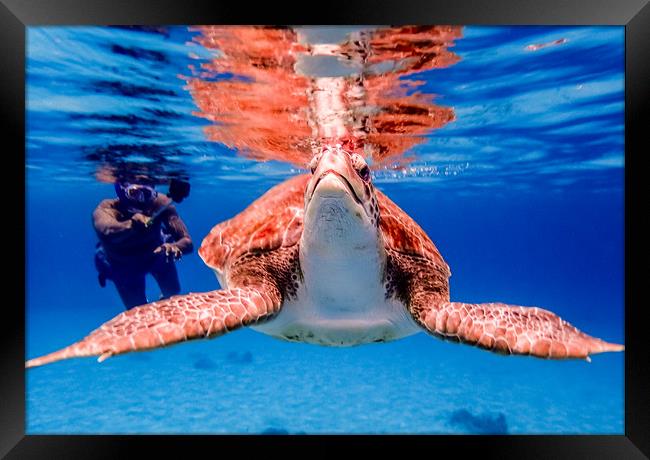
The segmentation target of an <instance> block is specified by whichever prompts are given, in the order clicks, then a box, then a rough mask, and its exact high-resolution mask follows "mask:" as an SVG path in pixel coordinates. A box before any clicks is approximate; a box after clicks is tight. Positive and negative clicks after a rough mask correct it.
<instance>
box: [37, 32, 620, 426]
mask: <svg viewBox="0 0 650 460" xmlns="http://www.w3.org/2000/svg"><path fill="white" fill-rule="evenodd" d="M346 31H347V29H346ZM307 32H308V33H311V34H313V35H316V36H318V35H319V34H321V35H325V36H329V35H336V34H337V33H339V34H340V33H343V32H341V30H340V29H339V30H338V31H337V30H336V29H329V28H327V29H326V28H321V29H311V30H309V31H307ZM194 36H196V32H195V31H192V30H188V29H187V28H183V27H174V28H157V29H153V28H149V29H145V30H143V29H134V28H104V27H83V28H80V27H63V28H59V27H30V28H29V29H28V34H27V53H28V54H27V140H26V142H27V156H26V198H27V209H26V241H27V244H26V246H27V247H26V280H27V285H26V299H27V304H26V306H25V308H26V325H27V331H26V338H27V343H26V358H32V357H35V356H40V355H42V354H45V353H48V352H50V351H53V350H56V349H59V348H61V347H63V346H66V345H68V344H70V343H72V342H74V341H76V340H79V339H80V338H82V337H83V336H85V335H86V334H87V333H88V332H90V331H91V330H93V329H95V328H96V327H98V326H99V325H100V324H101V323H103V322H105V321H106V320H108V319H110V318H112V317H113V316H115V315H117V314H119V313H120V312H122V311H123V307H122V305H121V302H120V299H119V297H118V295H117V293H116V291H115V289H114V287H113V286H112V285H111V284H110V283H109V285H108V286H107V287H106V288H101V287H100V286H99V284H98V283H97V274H96V271H95V268H94V264H93V255H94V246H95V243H96V236H95V234H94V231H93V228H92V226H91V218H90V216H91V213H92V211H93V209H94V208H95V206H96V205H97V203H98V202H99V201H101V200H102V199H104V198H111V197H113V196H114V191H113V186H112V184H110V183H104V182H101V181H100V180H98V170H100V169H101V167H102V166H103V165H106V164H109V165H114V164H120V165H139V166H143V167H146V168H148V170H149V171H153V172H154V173H158V174H161V175H166V176H170V177H171V176H175V175H178V176H182V177H187V178H189V180H190V181H191V184H192V190H191V194H190V196H189V198H188V199H187V200H185V201H184V202H183V203H181V204H180V205H178V210H179V213H180V214H181V216H182V218H183V220H184V221H185V223H186V224H187V226H188V228H189V231H190V233H191V235H192V237H193V239H194V243H195V246H196V247H198V246H199V245H200V242H201V240H202V238H203V237H204V236H205V235H206V234H207V233H208V232H209V230H210V228H212V226H214V225H215V224H217V223H218V222H221V221H223V220H226V219H228V218H230V217H232V216H233V215H235V214H236V213H238V212H239V211H241V210H243V209H244V208H245V207H246V206H247V205H248V204H249V203H250V202H252V201H253V200H254V199H255V198H257V197H258V196H260V195H261V194H262V193H263V192H264V191H266V190H267V189H268V188H270V187H271V186H272V185H274V184H277V183H279V182H281V181H282V180H284V179H286V178H288V177H290V176H292V175H294V174H296V173H298V172H300V171H302V170H301V169H300V168H299V167H297V166H296V165H292V164H289V163H285V162H281V161H269V162H259V161H255V160H253V159H249V158H246V157H244V156H242V155H239V154H238V152H237V151H236V150H235V149H233V148H229V147H226V146H224V145H223V144H220V143H217V142H212V141H209V140H208V139H207V138H206V135H205V131H204V128H205V127H206V126H208V125H209V122H208V121H207V120H206V119H204V118H201V117H198V116H196V112H197V107H196V105H195V103H194V101H193V99H192V97H191V95H190V93H189V91H188V90H187V89H186V81H185V80H184V79H183V78H181V77H182V76H184V75H188V74H189V73H190V72H189V71H188V68H189V67H188V66H191V65H196V64H197V62H204V61H205V60H207V59H212V58H214V56H215V52H214V50H208V49H206V48H203V47H201V46H200V45H198V44H197V43H196V41H194V40H193V37H194ZM560 39H564V41H563V42H561V43H558V44H552V43H553V42H554V41H556V40H560ZM535 44H549V46H546V47H540V48H539V49H537V50H534V51H532V50H530V49H527V47H528V46H529V45H535ZM450 49H451V50H452V51H453V52H454V53H456V54H457V55H458V56H459V57H460V60H459V61H458V62H456V63H455V64H453V65H450V66H448V67H444V68H435V69H432V70H427V71H424V72H420V73H418V74H416V75H415V76H413V77H412V78H416V79H417V80H419V81H422V82H423V84H422V85H420V86H419V87H418V91H421V92H426V93H431V94H435V101H436V103H437V104H439V105H441V106H445V107H452V108H453V110H454V113H455V120H454V121H453V122H450V123H448V124H446V125H445V126H442V127H441V128H440V129H436V130H433V131H432V132H431V133H430V134H429V135H428V136H427V137H426V139H425V141H424V142H421V143H420V144H418V145H416V146H414V147H413V148H412V149H410V150H409V151H408V152H407V156H409V157H411V158H412V159H413V161H412V162H410V163H408V165H407V166H406V167H405V168H401V169H390V168H385V169H381V170H376V171H374V176H375V183H376V185H377V186H378V188H380V189H381V190H382V191H384V192H385V193H386V194H387V195H388V196H389V197H391V199H393V200H394V201H395V202H396V203H397V204H398V205H399V206H401V207H402V208H403V209H404V210H405V211H406V212H407V213H408V214H409V215H411V216H412V217H413V218H414V219H415V220H416V221H417V222H418V223H419V224H420V225H421V226H422V228H423V229H424V230H425V231H426V232H427V233H428V234H429V236H430V237H431V239H432V240H433V241H434V242H435V244H436V245H437V247H438V249H439V250H440V252H441V253H442V255H443V256H444V258H445V260H446V261H447V263H448V264H449V265H450V267H451V270H452V277H451V279H450V286H451V298H452V300H456V301H465V302H490V301H501V302H506V303H510V304H517V305H530V306H533V305H534V306H539V307H543V308H546V309H549V310H552V311H553V312H555V313H557V314H559V315H560V316H561V317H563V318H564V319H565V320H567V321H569V322H571V323H572V324H574V325H576V326H577V327H578V328H580V329H581V330H583V331H585V332H587V333H589V334H590V335H593V336H596V337H600V338H603V339H605V340H608V341H611V342H616V343H624V329H623V324H624V301H623V299H624V268H623V263H624V259H623V245H624V237H623V231H624V225H623V217H624V206H623V202H624V177H623V173H624V153H623V152H624V151H623V147H624V144H623V133H624V122H623V113H624V70H623V69H624V66H623V63H624V29H623V28H622V27H568V28H567V27H471V26H467V27H464V28H463V30H462V38H458V39H457V40H455V42H454V44H453V46H451V47H450ZM221 78H229V77H228V76H227V75H226V76H222V77H221ZM177 267H178V271H179V277H180V282H181V286H182V291H183V292H197V291H206V290H211V289H215V288H216V287H217V285H218V284H217V281H216V279H215V278H214V275H213V273H212V272H211V270H210V269H208V268H207V267H206V266H205V265H204V264H203V263H202V261H201V260H200V258H199V257H198V255H197V254H196V252H195V253H194V254H192V255H189V256H186V257H184V258H183V259H182V260H181V261H180V262H179V263H178V265H177ZM147 288H148V294H149V298H150V299H152V300H153V299H155V298H156V297H157V295H158V289H157V286H156V285H155V283H154V282H153V280H152V279H148V282H147ZM624 358H625V355H624V353H607V354H601V355H596V356H594V357H593V358H592V362H591V363H587V362H585V361H581V360H571V361H553V360H541V359H533V358H529V357H503V356H500V355H494V354H491V353H489V352H486V351H483V350H479V349H476V348H472V347H469V346H465V345H457V344H452V343H447V342H442V341H439V340H437V339H435V338H433V337H431V336H427V335H425V334H424V333H423V334H418V335H416V336H412V337H409V338H406V339H402V340H400V341H396V342H391V343H386V344H373V345H365V346H359V347H352V348H327V347H318V346H314V345H307V344H297V343H287V342H281V341H279V340H276V339H273V338H270V337H268V336H265V335H261V334H259V333H256V332H254V331H252V330H239V331H236V332H233V333H231V334H228V335H226V336H224V337H221V338H218V339H215V340H203V341H193V342H188V343H183V344H179V345H176V346H173V347H170V348H165V349H160V350H155V351H150V352H146V353H136V354H127V355H123V356H117V357H113V358H111V359H109V360H107V361H105V362H103V363H101V364H98V363H97V362H96V360H95V359H92V358H86V359H75V360H68V361H62V362H57V363H53V364H51V365H48V366H44V367H40V368H35V369H29V370H28V371H27V379H26V381H27V386H26V403H27V404H26V407H27V414H26V415H27V426H26V431H27V433H29V434H49V433H88V434H94V433H251V434H253V433H269V434H271V433H475V434H484V433H511V434H551V433H553V434H622V433H623V432H624V373H623V364H624Z"/></svg>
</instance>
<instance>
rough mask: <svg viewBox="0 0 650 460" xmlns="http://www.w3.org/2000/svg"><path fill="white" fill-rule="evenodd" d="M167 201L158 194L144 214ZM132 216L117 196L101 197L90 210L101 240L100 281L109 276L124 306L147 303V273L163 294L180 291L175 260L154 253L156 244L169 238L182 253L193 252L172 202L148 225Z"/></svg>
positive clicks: (97, 261) (162, 254) (98, 261)
mask: <svg viewBox="0 0 650 460" xmlns="http://www.w3.org/2000/svg"><path fill="white" fill-rule="evenodd" d="M170 202H171V200H170V199H169V198H168V197H167V196H165V195H163V194H158V196H157V197H156V200H155V201H154V202H153V204H152V205H151V207H150V209H148V210H146V211H145V212H143V214H145V215H147V216H151V215H153V214H154V213H155V212H156V211H157V210H159V209H161V208H163V207H164V206H166V205H168V204H169V203H170ZM132 216H133V213H132V212H129V211H128V210H127V209H126V208H125V206H124V205H123V204H122V203H121V202H120V200H119V199H113V200H103V201H102V202H101V203H100V204H99V205H98V206H97V208H96V209H95V211H94V212H93V225H94V227H95V231H96V232H97V236H98V237H99V240H100V243H99V244H98V248H97V252H96V255H95V264H96V266H97V269H98V270H99V276H100V282H101V281H102V279H111V280H112V281H113V283H115V287H116V288H117V291H118V293H119V294H120V297H121V298H122V302H123V303H124V306H125V307H126V308H132V307H135V306H138V305H143V304H145V303H147V298H146V292H145V275H146V274H147V273H151V274H152V275H153V277H154V278H155V279H156V281H157V282H158V285H159V286H160V290H161V291H162V295H163V297H169V296H172V295H176V294H178V293H179V292H180V284H179V282H178V274H177V273H176V266H175V264H174V262H173V261H170V262H167V261H166V258H165V253H164V251H163V252H161V253H158V254H154V252H153V251H154V250H155V249H156V248H158V247H159V246H160V245H161V244H163V243H165V242H169V243H173V244H174V245H176V246H177V247H178V248H179V249H180V250H181V252H182V253H183V254H188V253H190V252H192V240H191V239H190V235H189V233H188V231H187V227H186V226H185V224H184V223H183V221H182V220H181V218H180V217H179V216H178V214H177V213H176V208H175V207H174V206H173V205H170V206H169V207H168V208H167V209H165V210H164V211H163V212H162V213H161V214H160V215H159V216H157V217H156V219H155V220H154V221H153V223H152V224H151V225H150V226H149V227H144V226H142V225H138V224H136V223H134V222H133V221H132V220H131V217H132Z"/></svg>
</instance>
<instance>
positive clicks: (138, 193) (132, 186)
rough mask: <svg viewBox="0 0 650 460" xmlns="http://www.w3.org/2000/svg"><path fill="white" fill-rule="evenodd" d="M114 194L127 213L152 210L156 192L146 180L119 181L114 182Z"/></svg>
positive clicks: (153, 186)
mask: <svg viewBox="0 0 650 460" xmlns="http://www.w3.org/2000/svg"><path fill="white" fill-rule="evenodd" d="M115 192H116V193H117V197H118V198H119V200H120V204H122V205H124V206H125V207H126V209H127V210H128V211H129V212H132V213H136V212H140V213H142V212H146V211H148V210H149V209H151V208H152V206H153V203H154V201H155V200H156V197H157V196H158V192H157V191H156V189H155V185H154V184H153V182H151V181H149V180H146V179H130V180H129V179H119V180H117V181H116V182H115Z"/></svg>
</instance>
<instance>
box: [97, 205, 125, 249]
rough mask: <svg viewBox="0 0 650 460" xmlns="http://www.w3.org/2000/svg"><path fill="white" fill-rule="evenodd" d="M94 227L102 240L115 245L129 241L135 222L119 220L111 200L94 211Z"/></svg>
mask: <svg viewBox="0 0 650 460" xmlns="http://www.w3.org/2000/svg"><path fill="white" fill-rule="evenodd" d="M93 226H94V227H95V231H96V232H97V234H98V235H99V236H100V238H102V239H104V240H106V241H110V242H115V243H119V242H120V241H123V240H125V239H127V238H128V237H129V236H131V234H132V232H133V221H132V220H131V219H127V220H125V221H119V220H117V211H116V210H115V209H114V208H113V207H112V206H111V201H110V200H104V201H102V202H101V203H99V205H98V206H97V208H95V211H93Z"/></svg>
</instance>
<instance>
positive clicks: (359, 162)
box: [352, 153, 370, 182]
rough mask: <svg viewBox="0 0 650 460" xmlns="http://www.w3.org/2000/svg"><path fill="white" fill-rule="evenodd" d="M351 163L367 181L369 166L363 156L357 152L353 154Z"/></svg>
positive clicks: (368, 178)
mask: <svg viewBox="0 0 650 460" xmlns="http://www.w3.org/2000/svg"><path fill="white" fill-rule="evenodd" d="M352 164H353V165H354V169H356V170H357V173H358V174H359V177H361V179H363V180H364V181H366V182H368V181H369V180H370V168H369V167H368V164H367V163H366V161H365V160H364V159H363V157H362V156H361V155H359V154H358V153H355V154H353V155H352Z"/></svg>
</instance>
